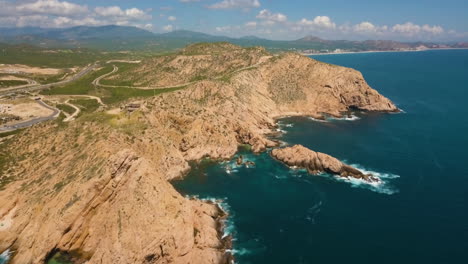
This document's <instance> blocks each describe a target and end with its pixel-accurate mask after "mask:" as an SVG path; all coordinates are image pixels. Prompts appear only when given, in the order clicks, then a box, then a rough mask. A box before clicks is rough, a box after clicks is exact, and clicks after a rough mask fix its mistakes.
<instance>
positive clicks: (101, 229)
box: [0, 43, 398, 263]
mask: <svg viewBox="0 0 468 264" xmlns="http://www.w3.org/2000/svg"><path fill="white" fill-rule="evenodd" d="M198 76H202V77H203V78H202V77H198ZM195 77H196V78H195ZM106 79H107V81H108V82H109V81H114V82H117V81H131V82H132V83H130V86H133V85H135V84H137V83H139V82H140V83H145V84H147V85H164V86H165V87H167V86H171V85H180V84H181V83H184V82H187V81H189V83H186V84H185V86H184V87H183V88H181V89H178V90H177V91H174V92H167V93H163V94H161V95H159V96H154V97H149V98H146V99H141V100H140V101H139V102H138V103H135V104H137V105H139V106H141V107H140V108H138V110H136V111H134V112H126V111H124V110H119V108H116V109H112V110H111V111H108V109H98V110H95V111H94V112H90V113H85V114H83V116H81V117H80V118H78V119H77V120H76V121H75V122H72V123H69V124H62V123H57V122H49V123H44V124H41V125H37V126H35V127H32V128H30V129H28V130H26V131H23V132H21V133H19V134H18V135H15V136H13V137H11V138H8V139H7V140H6V141H3V143H0V144H2V146H1V147H2V148H3V149H5V150H7V151H6V153H8V155H7V156H5V157H3V156H2V157H1V159H2V160H1V161H2V162H1V163H0V164H3V165H2V166H3V168H8V169H2V170H1V172H2V175H0V182H1V185H0V188H3V190H2V192H0V208H1V209H0V221H1V223H2V225H1V227H0V252H2V251H3V250H5V249H7V248H12V249H13V250H14V251H15V252H16V253H15V254H16V255H15V256H14V258H13V262H12V263H44V261H45V260H47V259H49V258H50V257H52V256H54V255H56V253H58V252H61V253H68V254H71V255H72V256H73V258H74V260H77V261H78V262H86V261H87V263H188V262H191V263H230V259H231V257H230V255H229V253H228V252H226V248H229V247H230V243H231V242H230V241H229V240H230V239H229V237H224V238H223V230H222V219H223V217H224V215H223V212H222V211H221V210H220V209H219V208H218V207H217V206H215V205H213V204H211V203H209V202H206V201H200V200H197V199H189V198H186V197H184V196H182V195H181V194H179V193H178V192H176V191H175V189H174V188H173V187H172V185H171V184H170V181H171V180H174V179H177V178H180V177H183V176H184V175H185V174H186V173H187V171H188V170H190V165H189V162H200V161H201V160H203V159H205V158H210V159H215V160H222V159H229V158H231V157H232V156H233V155H234V154H235V153H236V152H237V149H238V147H239V145H248V146H249V147H251V149H252V151H254V152H261V151H265V150H266V149H267V148H269V147H274V146H276V145H277V144H278V143H277V142H275V141H272V140H271V139H270V138H269V137H268V135H269V134H270V133H272V132H273V131H274V130H275V129H276V127H277V126H276V119H277V118H278V117H281V116H285V115H305V116H313V117H316V118H320V117H322V115H323V114H330V115H334V116H339V115H341V114H342V113H343V112H346V111H349V110H362V111H382V112H393V111H398V109H397V108H396V106H395V105H394V104H393V103H392V102H391V101H390V100H389V99H387V98H385V97H384V96H382V95H380V94H379V93H378V92H377V91H375V90H373V89H372V88H370V87H369V85H368V84H367V83H366V81H365V80H364V78H363V76H362V75H361V73H359V72H358V71H356V70H353V69H349V68H344V67H340V66H335V65H330V64H326V63H322V62H319V61H316V60H313V59H310V58H308V57H304V56H301V55H298V54H295V53H285V54H281V55H273V54H271V53H269V52H267V51H266V50H265V49H263V48H242V47H239V46H236V45H232V44H229V43H214V44H210V43H202V44H196V45H190V46H188V47H186V48H185V49H184V50H182V51H180V52H179V53H176V54H171V55H167V56H157V57H154V58H150V59H146V60H144V61H143V62H141V63H140V64H136V65H134V66H132V67H128V68H127V69H122V71H120V72H119V71H117V72H115V75H109V76H107V78H104V79H103V81H106ZM122 89H123V88H122ZM129 89H132V90H134V89H137V88H129ZM129 102H133V101H132V99H128V100H127V101H126V102H122V103H116V104H114V105H111V106H112V107H118V106H123V109H124V108H125V105H126V103H129Z"/></svg>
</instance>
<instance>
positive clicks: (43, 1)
mask: <svg viewBox="0 0 468 264" xmlns="http://www.w3.org/2000/svg"><path fill="white" fill-rule="evenodd" d="M16 11H17V12H19V13H22V14H31V15H35V14H47V15H79V14H84V13H86V12H88V7H87V6H85V5H84V6H82V5H78V4H74V3H70V2H66V1H58V0H37V1H35V2H30V3H24V4H19V5H17V6H16Z"/></svg>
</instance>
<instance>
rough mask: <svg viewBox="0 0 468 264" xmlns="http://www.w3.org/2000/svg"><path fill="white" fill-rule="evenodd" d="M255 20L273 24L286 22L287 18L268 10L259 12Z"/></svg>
mask: <svg viewBox="0 0 468 264" xmlns="http://www.w3.org/2000/svg"><path fill="white" fill-rule="evenodd" d="M257 18H258V19H262V20H267V21H273V22H286V21H287V20H288V17H287V16H285V15H283V14H281V13H272V12H271V11H270V10H268V9H263V10H261V11H260V12H259V13H258V15H257Z"/></svg>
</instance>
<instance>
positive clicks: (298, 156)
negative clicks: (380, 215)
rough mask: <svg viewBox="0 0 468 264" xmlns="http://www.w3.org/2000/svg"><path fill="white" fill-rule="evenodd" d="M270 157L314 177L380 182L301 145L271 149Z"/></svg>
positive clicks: (371, 176) (369, 175)
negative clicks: (321, 174) (333, 176)
mask: <svg viewBox="0 0 468 264" xmlns="http://www.w3.org/2000/svg"><path fill="white" fill-rule="evenodd" d="M271 156H272V157H273V158H275V159H277V160H279V161H281V162H283V163H284V164H286V165H288V166H291V167H296V168H305V169H307V171H308V172H309V173H310V174H314V175H316V174H319V173H322V172H327V173H331V174H334V175H338V176H340V177H352V178H356V179H360V180H365V181H367V182H371V183H372V182H379V181H380V180H379V178H377V177H375V176H373V175H371V174H364V173H362V172H361V171H360V170H358V169H356V168H354V167H352V166H349V165H346V164H344V163H342V162H341V161H339V160H338V159H336V158H334V157H332V156H330V155H327V154H324V153H320V152H315V151H313V150H310V149H308V148H306V147H304V146H302V145H295V146H292V147H286V148H280V149H273V150H272V151H271Z"/></svg>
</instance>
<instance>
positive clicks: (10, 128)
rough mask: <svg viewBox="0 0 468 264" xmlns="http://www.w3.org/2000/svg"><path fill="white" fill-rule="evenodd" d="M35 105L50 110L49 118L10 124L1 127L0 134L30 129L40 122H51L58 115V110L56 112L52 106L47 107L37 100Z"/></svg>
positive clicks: (44, 117)
mask: <svg viewBox="0 0 468 264" xmlns="http://www.w3.org/2000/svg"><path fill="white" fill-rule="evenodd" d="M37 103H38V104H40V105H41V106H43V107H45V108H47V109H50V110H52V111H53V112H52V114H50V115H49V116H43V117H38V118H34V119H31V120H27V121H24V122H20V123H16V124H12V125H6V126H2V127H0V133H1V132H10V131H13V130H17V129H21V128H26V127H30V126H32V125H35V124H37V123H41V122H44V121H49V120H52V119H54V118H56V117H57V116H58V115H59V114H60V110H58V109H56V108H54V107H52V106H49V105H48V104H46V103H44V102H43V101H42V100H37Z"/></svg>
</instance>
